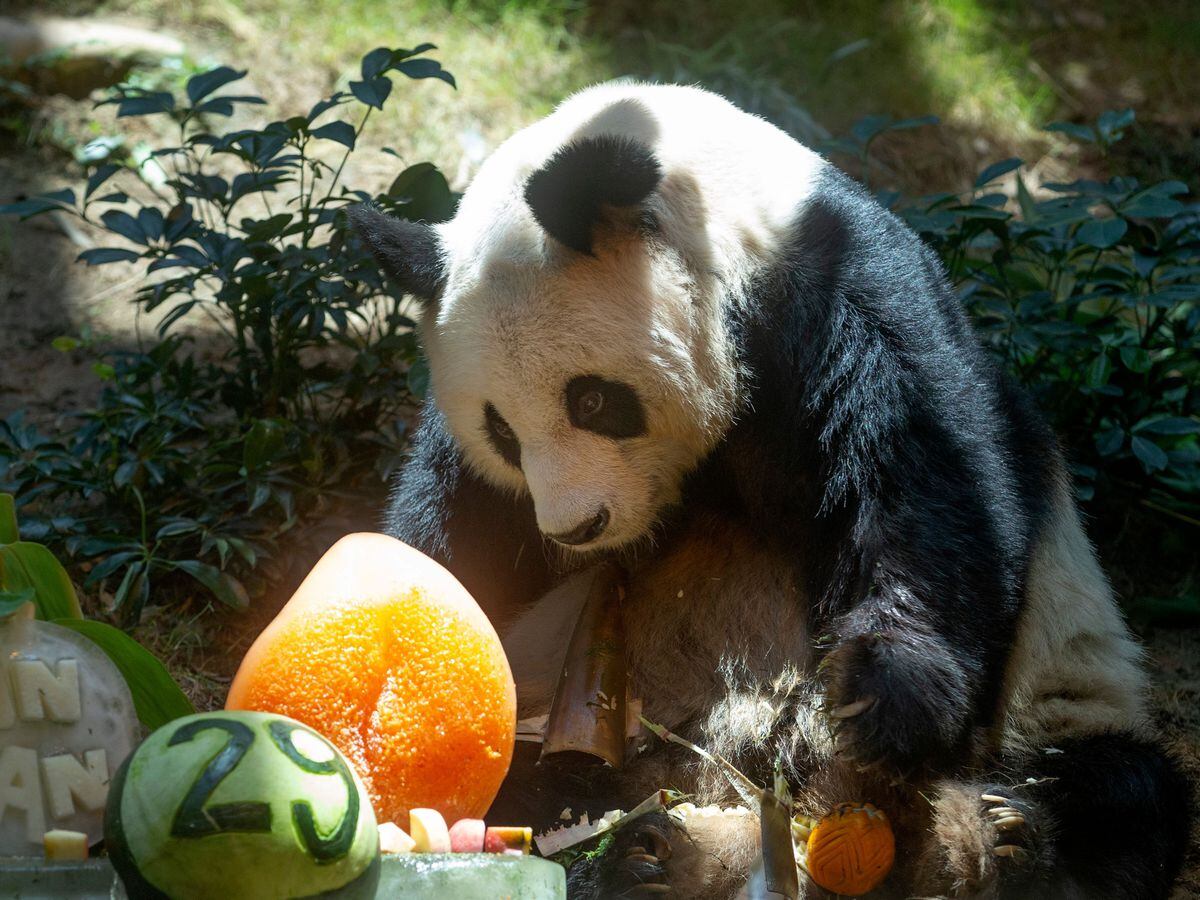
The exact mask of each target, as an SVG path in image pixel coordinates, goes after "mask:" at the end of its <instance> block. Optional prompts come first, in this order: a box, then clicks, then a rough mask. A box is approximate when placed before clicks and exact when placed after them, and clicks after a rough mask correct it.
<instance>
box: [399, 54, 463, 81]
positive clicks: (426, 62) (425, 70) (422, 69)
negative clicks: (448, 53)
mask: <svg viewBox="0 0 1200 900" xmlns="http://www.w3.org/2000/svg"><path fill="white" fill-rule="evenodd" d="M395 68H396V69H397V70H399V71H400V72H403V73H404V74H405V75H407V76H408V77H409V78H440V79H441V80H442V81H444V82H446V84H448V85H450V87H457V85H456V84H455V83H454V76H453V75H451V74H450V73H449V72H447V71H446V70H445V69H443V68H442V64H441V63H439V62H438V61H437V60H433V59H408V60H405V61H404V62H401V63H397V64H396V66H395Z"/></svg>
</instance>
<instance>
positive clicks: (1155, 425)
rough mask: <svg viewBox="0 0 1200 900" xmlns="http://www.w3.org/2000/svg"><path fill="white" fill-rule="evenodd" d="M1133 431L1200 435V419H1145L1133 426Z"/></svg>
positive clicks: (1175, 417)
mask: <svg viewBox="0 0 1200 900" xmlns="http://www.w3.org/2000/svg"><path fill="white" fill-rule="evenodd" d="M1133 430H1134V431H1141V432H1146V433H1148V434H1163V435H1181V434H1200V419H1185V418H1182V417H1179V416H1167V417H1164V418H1161V419H1143V420H1142V421H1141V422H1138V423H1137V424H1136V425H1134V426H1133Z"/></svg>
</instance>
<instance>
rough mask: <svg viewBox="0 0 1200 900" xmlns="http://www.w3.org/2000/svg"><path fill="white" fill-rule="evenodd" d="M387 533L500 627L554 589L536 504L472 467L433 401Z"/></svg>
mask: <svg viewBox="0 0 1200 900" xmlns="http://www.w3.org/2000/svg"><path fill="white" fill-rule="evenodd" d="M384 531H385V532H386V533H387V534H390V535H391V536H392V537H395V538H399V539H400V540H402V541H404V542H405V543H407V544H411V545H412V546H413V547H416V548H417V549H418V550H420V551H421V552H423V553H427V554H429V555H430V556H432V557H433V558H434V559H436V560H437V561H438V562H439V563H441V564H442V565H444V566H446V568H448V569H449V570H450V571H451V572H453V573H454V577H455V578H457V579H458V580H459V581H461V582H462V584H463V587H465V588H466V589H467V590H468V591H469V592H470V593H471V596H472V597H474V598H475V599H476V600H477V601H478V602H479V605H480V606H482V607H483V611H484V612H486V613H487V614H488V617H489V618H490V619H491V620H492V622H493V623H494V624H495V625H496V626H497V627H499V626H501V625H502V624H503V623H504V621H505V620H506V619H507V618H508V617H509V616H510V615H511V614H512V613H514V612H515V611H516V610H518V609H520V608H522V607H524V606H525V605H527V604H528V603H529V601H530V598H531V597H533V598H536V597H540V596H541V595H542V594H544V593H545V592H546V591H548V590H549V589H550V587H551V586H552V584H553V581H552V574H551V571H550V565H549V563H548V561H547V559H546V552H545V545H544V542H543V540H542V535H541V532H540V531H538V527H537V519H536V517H535V516H534V512H533V501H531V500H530V499H529V497H527V496H526V497H520V498H517V497H513V496H511V495H510V494H508V493H506V492H502V491H500V490H498V489H497V488H494V487H492V486H491V485H489V484H488V483H486V482H485V481H483V480H482V479H481V478H480V477H479V476H478V475H476V474H475V473H474V472H472V471H471V470H470V469H469V468H467V466H466V465H464V463H463V460H462V454H461V452H460V451H459V449H458V447H457V446H456V445H455V443H454V439H453V438H452V437H451V436H450V434H449V432H448V431H447V430H446V422H445V419H444V418H443V417H442V414H441V412H440V411H439V410H438V409H437V407H436V406H435V405H434V404H433V403H432V402H430V401H426V403H425V406H424V408H423V409H422V410H421V421H420V424H419V426H418V427H417V430H416V433H415V434H414V435H413V443H412V450H411V455H410V456H409V459H408V461H407V462H406V463H405V465H404V469H403V471H401V473H400V476H399V478H397V479H396V482H395V488H394V490H393V492H392V497H391V502H390V503H389V506H388V511H387V516H386V518H385V521H384ZM560 808H561V807H560Z"/></svg>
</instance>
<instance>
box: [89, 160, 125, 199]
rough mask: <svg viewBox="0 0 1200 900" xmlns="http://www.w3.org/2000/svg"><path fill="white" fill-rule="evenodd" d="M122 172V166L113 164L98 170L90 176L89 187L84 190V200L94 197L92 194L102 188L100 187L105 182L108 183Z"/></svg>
mask: <svg viewBox="0 0 1200 900" xmlns="http://www.w3.org/2000/svg"><path fill="white" fill-rule="evenodd" d="M120 171H121V166H115V165H113V164H112V163H108V164H106V165H103V166H100V167H99V168H97V169H96V171H95V172H93V173H92V174H91V175H89V176H88V180H87V187H86V188H84V191H83V198H84V199H85V200H86V199H87V198H88V197H90V196H92V194H93V193H95V191H96V189H97V188H98V187H100V185H102V184H104V182H106V181H108V179H110V178H112V177H113V176H114V175H116V174H117V173H118V172H120Z"/></svg>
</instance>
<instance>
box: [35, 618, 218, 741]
mask: <svg viewBox="0 0 1200 900" xmlns="http://www.w3.org/2000/svg"><path fill="white" fill-rule="evenodd" d="M54 624H55V625H61V626H63V627H64V628H70V629H71V630H72V631H76V632H78V633H79V634H82V635H83V636H84V637H86V638H88V639H89V640H91V641H92V642H93V643H94V644H95V645H96V646H97V647H99V648H100V649H101V650H103V651H104V652H105V653H106V654H107V655H108V658H109V659H111V660H112V661H113V664H114V665H115V666H116V667H117V669H118V670H120V672H121V674H122V675H123V676H124V677H125V683H126V684H127V685H129V693H130V694H131V695H132V696H133V706H134V709H136V710H137V716H138V720H139V721H140V722H141V723H142V724H143V725H145V726H146V728H147V729H149V730H150V731H154V730H155V729H156V728H161V727H162V726H163V725H166V724H167V723H168V722H173V721H174V720H175V719H179V718H182V717H183V716H190V715H191V714H192V713H194V712H195V711H196V709H195V707H194V706H192V702H191V701H190V700H188V698H187V696H186V695H185V694H184V693H183V691H182V690H180V688H179V685H178V684H176V683H175V679H174V678H172V677H171V674H170V673H169V672H168V671H167V670H166V668H165V667H164V666H163V664H162V663H161V662H159V661H158V659H157V658H156V657H155V656H154V654H153V653H151V652H150V651H149V650H147V649H146V648H145V647H143V646H142V645H141V644H139V643H138V642H137V641H135V640H134V639H133V638H131V637H130V636H129V635H127V634H126V633H125V632H123V631H121V630H120V629H119V628H113V627H112V626H111V625H108V624H105V623H104V622H97V621H94V620H92V619H56V620H54Z"/></svg>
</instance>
